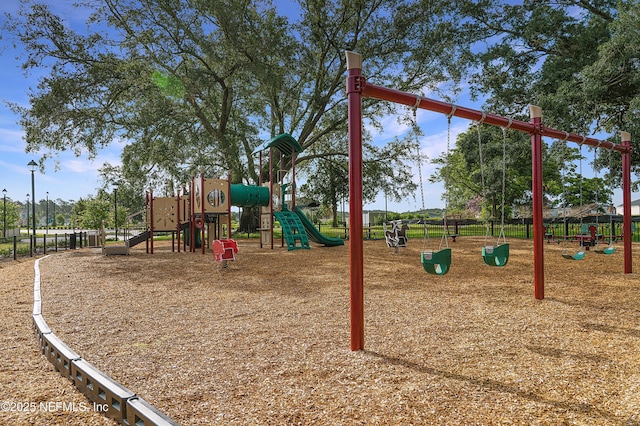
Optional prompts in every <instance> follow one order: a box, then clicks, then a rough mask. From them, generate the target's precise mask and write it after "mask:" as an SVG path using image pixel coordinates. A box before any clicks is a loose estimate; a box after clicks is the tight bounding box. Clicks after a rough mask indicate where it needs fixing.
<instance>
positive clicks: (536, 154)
mask: <svg viewBox="0 0 640 426" xmlns="http://www.w3.org/2000/svg"><path fill="white" fill-rule="evenodd" d="M345 53H346V60H347V70H348V75H347V81H346V91H347V98H348V115H349V116H348V121H349V130H348V138H349V194H350V198H349V211H350V215H349V222H350V228H351V234H352V235H362V192H363V190H362V163H363V161H362V128H363V126H362V124H363V123H362V98H363V97H367V98H373V99H378V100H383V101H389V102H394V103H398V104H402V105H406V106H410V107H414V108H421V109H427V110H430V111H434V112H439V113H442V114H445V115H447V116H448V117H452V116H456V117H461V118H465V119H468V120H475V121H478V122H481V123H486V124H490V125H493V126H500V127H502V128H507V129H514V130H518V131H522V132H526V133H528V134H530V135H531V150H532V198H533V229H534V250H533V251H534V253H533V262H534V296H535V298H536V299H538V300H541V299H543V298H544V238H545V231H544V221H543V214H542V212H543V185H542V179H543V176H542V137H543V136H545V137H551V138H555V139H560V140H562V141H563V142H565V143H566V142H568V141H570V142H575V143H578V144H579V145H588V146H592V147H595V148H596V149H608V150H614V151H617V152H620V153H621V155H622V190H623V191H622V192H623V219H624V223H623V234H624V235H631V135H630V134H629V133H627V132H620V135H621V141H622V143H621V144H615V143H612V142H609V141H602V140H597V139H594V138H589V137H586V136H580V135H576V134H572V133H569V132H566V131H562V130H556V129H552V128H548V127H544V126H543V124H542V109H541V108H539V107H537V106H533V105H531V106H530V107H529V109H530V117H531V122H530V123H527V122H523V121H519V120H513V119H511V118H508V117H502V116H498V115H494V114H487V113H485V112H482V111H477V110H473V109H470V108H466V107H462V106H457V105H454V104H450V103H445V102H441V101H437V100H432V99H428V98H422V97H420V96H417V95H414V94H411V93H406V92H402V91H399V90H395V89H390V88H385V87H381V86H376V85H374V84H371V83H368V82H367V81H366V79H365V77H364V76H362V55H360V54H358V53H356V52H351V51H347V52H345ZM447 250H449V249H448V248H447ZM623 256H624V273H625V274H629V273H631V272H632V256H631V238H625V239H624V254H623ZM423 257H424V255H423ZM443 261H445V262H448V264H446V266H447V267H448V265H449V264H450V259H443ZM423 264H424V262H423ZM350 283H351V289H350V299H351V302H350V320H351V350H354V351H356V350H362V349H364V267H363V242H362V238H352V240H351V245H350Z"/></svg>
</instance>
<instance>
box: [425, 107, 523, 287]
mask: <svg viewBox="0 0 640 426" xmlns="http://www.w3.org/2000/svg"><path fill="white" fill-rule="evenodd" d="M420 101H421V98H420V97H417V98H416V104H415V105H414V108H413V125H414V126H417V121H416V110H417V108H418V105H419V104H420ZM454 113H455V106H454V107H453V108H452V110H451V112H450V113H449V114H448V115H447V152H446V156H445V166H444V167H445V178H444V186H445V191H446V190H448V183H449V167H448V166H449V152H450V146H451V117H452V116H453V115H454ZM485 119H486V114H484V113H483V115H482V118H481V119H480V121H478V124H477V129H478V153H479V159H480V175H481V181H482V197H483V198H484V199H486V197H487V189H486V185H485V172H484V162H483V160H482V136H481V132H480V126H481V125H482V123H483V122H484V120H485ZM512 124H513V120H511V119H509V123H508V124H507V126H505V127H502V191H501V198H502V205H501V212H502V214H501V221H500V233H499V234H498V238H497V240H496V244H495V245H492V244H488V241H489V238H490V234H491V227H490V224H489V219H487V220H486V221H485V228H486V233H485V239H484V244H483V246H482V260H483V262H484V263H485V264H486V265H488V266H497V267H502V266H506V264H507V262H508V261H509V244H508V243H507V239H506V236H505V232H504V210H505V188H506V168H507V167H506V146H507V130H508V129H509V128H510V127H511V125H512ZM416 145H417V147H418V175H419V179H420V193H421V196H422V210H423V211H425V202H424V189H423V183H422V166H421V164H422V161H421V160H420V144H419V141H418V140H417V138H416ZM448 206H449V196H448V194H447V197H446V202H445V208H444V212H443V216H442V237H441V238H440V244H439V246H438V248H437V250H436V249H435V248H432V247H431V248H428V247H427V246H428V245H429V244H430V237H429V231H428V229H427V225H426V220H425V224H424V242H423V246H422V253H421V262H422V268H423V269H424V271H425V272H427V273H429V274H432V275H444V274H446V273H447V272H449V269H450V266H451V248H450V247H449V239H448V237H449V226H448V225H449V224H448V223H447V217H448V216H447V209H448ZM453 238H454V241H455V237H453Z"/></svg>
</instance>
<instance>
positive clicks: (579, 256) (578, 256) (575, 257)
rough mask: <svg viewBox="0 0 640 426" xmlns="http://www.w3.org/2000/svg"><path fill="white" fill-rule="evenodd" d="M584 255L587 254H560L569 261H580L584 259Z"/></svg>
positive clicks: (581, 252) (580, 252)
mask: <svg viewBox="0 0 640 426" xmlns="http://www.w3.org/2000/svg"><path fill="white" fill-rule="evenodd" d="M586 253H587V252H586V251H579V252H576V254H570V253H562V257H564V258H565V259H570V260H582V259H584V255H585V254H586Z"/></svg>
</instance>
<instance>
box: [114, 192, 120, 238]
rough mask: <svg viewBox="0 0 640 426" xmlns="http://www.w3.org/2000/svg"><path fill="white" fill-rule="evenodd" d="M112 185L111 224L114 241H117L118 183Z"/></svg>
mask: <svg viewBox="0 0 640 426" xmlns="http://www.w3.org/2000/svg"><path fill="white" fill-rule="evenodd" d="M113 185H114V186H113V222H114V225H115V228H116V241H118V185H120V182H115V183H114V184H113Z"/></svg>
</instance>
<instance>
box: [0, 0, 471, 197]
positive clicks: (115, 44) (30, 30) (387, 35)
mask: <svg viewBox="0 0 640 426" xmlns="http://www.w3.org/2000/svg"><path fill="white" fill-rule="evenodd" d="M21 3H22V9H21V12H20V14H19V15H18V16H15V17H12V19H11V20H10V21H9V25H8V29H9V30H10V31H12V32H14V33H15V34H17V35H18V36H19V38H20V39H21V41H22V42H23V43H24V46H25V49H26V51H27V54H28V55H27V57H26V58H25V62H24V67H25V68H26V69H32V68H45V69H47V70H48V71H49V75H48V76H47V77H46V78H44V79H42V80H41V82H40V85H39V86H38V88H37V89H36V90H35V91H33V92H32V93H31V94H30V105H29V106H28V107H22V106H19V105H13V109H14V110H15V111H16V112H17V113H19V114H20V115H21V117H22V118H21V124H22V125H23V127H24V128H25V131H26V135H27V138H26V139H27V141H28V149H29V150H31V151H36V150H43V149H48V150H49V154H48V155H53V154H54V153H55V152H56V151H58V150H64V149H69V150H73V151H74V152H76V153H81V152H88V153H89V154H90V155H95V154H96V153H97V152H98V150H99V149H100V148H101V147H103V146H105V145H107V144H109V143H111V142H112V141H113V140H115V139H121V140H124V141H126V147H125V148H124V151H123V166H122V168H121V169H120V170H117V171H116V172H117V173H115V174H117V175H118V176H114V177H113V179H117V178H124V179H126V180H127V181H129V183H130V184H131V185H135V186H138V187H139V188H140V190H142V188H143V187H156V188H157V187H165V186H170V187H171V186H175V185H179V184H181V183H183V182H186V181H188V179H189V177H190V176H191V175H193V174H197V173H199V172H200V171H204V172H205V173H206V174H207V176H217V175H221V174H226V172H227V171H230V173H231V176H232V179H233V181H234V182H241V181H244V182H248V183H254V184H255V183H257V181H258V179H259V174H260V173H261V171H259V170H257V162H256V160H255V158H254V157H253V156H252V155H251V154H252V152H253V150H254V148H255V147H256V146H257V145H258V144H259V143H260V142H261V140H263V139H268V138H270V137H272V136H275V135H277V134H279V133H282V132H287V133H290V134H292V135H294V136H295V137H296V138H297V139H298V141H299V142H300V144H301V145H302V147H303V148H305V150H306V149H308V148H309V147H311V146H314V145H316V144H326V146H331V145H332V142H333V141H337V140H338V141H340V143H342V147H341V151H342V152H346V151H347V150H346V147H345V144H346V139H345V138H344V136H343V135H345V134H346V126H347V120H346V118H347V113H346V102H345V99H346V96H345V93H344V75H345V71H346V63H345V58H344V51H345V50H356V51H358V52H360V53H362V54H363V56H364V58H365V67H366V74H367V78H369V79H372V80H374V81H376V82H377V83H381V84H386V85H390V86H394V87H398V88H399V89H402V90H411V91H415V92H422V91H426V90H435V91H440V90H443V87H444V90H453V89H455V82H457V81H458V80H459V79H460V78H461V76H462V74H463V71H464V69H465V66H464V64H465V63H466V61H467V60H468V59H469V55H468V51H469V50H468V48H469V46H470V45H471V44H472V43H473V42H474V41H475V39H474V38H473V37H474V36H475V34H474V33H472V32H471V31H469V27H468V26H465V24H464V22H461V21H459V20H458V18H457V16H458V14H457V13H456V12H457V10H458V2H456V1H448V0H439V1H435V2H434V1H431V0H430V1H426V0H424V1H416V0H404V1H396V0H393V1H392V0H377V1H374V2H370V1H360V0H359V1H355V2H342V1H337V0H331V1H324V0H300V2H299V8H300V12H301V19H300V20H299V21H295V22H290V21H289V20H288V19H287V18H285V17H283V16H281V15H279V14H278V11H277V9H276V8H275V7H274V6H273V5H272V3H270V2H269V1H268V0H255V1H247V0H212V1H187V0H149V1H145V2H140V1H138V0H96V1H95V2H93V3H91V6H90V7H91V8H93V10H94V11H95V12H94V13H93V14H92V15H91V18H90V19H89V21H88V24H89V26H90V27H89V30H88V31H86V32H84V31H83V32H76V31H74V30H73V29H71V28H69V27H68V26H66V25H65V21H64V20H63V19H62V18H60V17H58V16H56V15H55V14H53V13H52V12H51V10H50V8H48V7H47V6H46V3H44V2H38V1H30V0H21ZM392 110H394V108H393V106H390V105H386V104H383V103H380V102H375V101H366V103H365V112H366V118H367V119H368V120H369V122H370V124H371V125H372V126H376V127H380V122H379V121H378V119H379V118H380V117H381V116H382V115H384V114H387V113H389V112H391V111H392ZM340 135H342V136H340ZM305 152H306V151H305ZM319 155H320V154H319V151H318V150H315V152H314V153H312V154H311V155H310V156H309V157H308V159H309V160H311V159H312V158H319ZM324 155H326V156H330V157H331V156H334V153H333V151H332V150H329V151H327V152H326V153H325V154H324ZM370 157H371V158H372V159H373V160H374V161H377V157H376V155H371V156H370ZM305 160H306V158H305V155H304V153H303V155H301V156H300V157H299V161H300V162H301V163H304V162H305ZM390 161H397V162H398V165H400V164H401V163H402V161H403V158H402V157H396V159H395V160H390ZM280 167H281V169H285V170H286V169H287V168H289V167H290V164H283V165H280ZM370 170H375V167H372V168H370ZM168 182H169V183H170V184H169V185H168V184H167V183H168ZM141 192H142V191H141Z"/></svg>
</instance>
